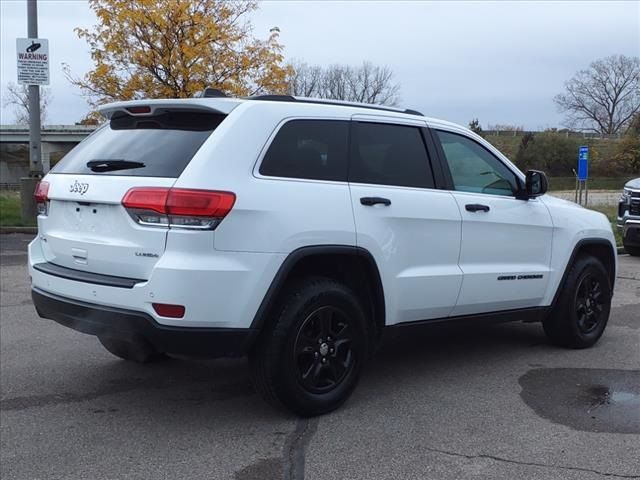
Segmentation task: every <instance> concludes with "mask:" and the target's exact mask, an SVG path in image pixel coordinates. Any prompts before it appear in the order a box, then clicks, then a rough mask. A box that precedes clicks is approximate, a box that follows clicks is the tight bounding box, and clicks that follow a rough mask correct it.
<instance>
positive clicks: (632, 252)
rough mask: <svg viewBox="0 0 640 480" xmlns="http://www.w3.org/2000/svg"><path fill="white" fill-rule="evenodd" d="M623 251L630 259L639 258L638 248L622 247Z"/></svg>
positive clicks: (639, 250)
mask: <svg viewBox="0 0 640 480" xmlns="http://www.w3.org/2000/svg"><path fill="white" fill-rule="evenodd" d="M624 251H625V252H627V253H628V254H629V255H631V256H632V257H640V247H631V246H627V245H625V246H624Z"/></svg>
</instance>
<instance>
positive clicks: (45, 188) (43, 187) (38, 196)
mask: <svg viewBox="0 0 640 480" xmlns="http://www.w3.org/2000/svg"><path fill="white" fill-rule="evenodd" d="M33 198H34V199H35V201H36V205H37V207H38V215H46V214H47V210H48V202H49V182H44V181H43V182H38V183H37V185H36V191H35V192H34V194H33Z"/></svg>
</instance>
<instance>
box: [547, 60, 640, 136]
mask: <svg viewBox="0 0 640 480" xmlns="http://www.w3.org/2000/svg"><path fill="white" fill-rule="evenodd" d="M565 88H566V92H565V93H563V94H560V95H557V96H556V97H555V98H554V101H555V102H556V104H557V105H558V108H559V109H560V111H563V112H565V113H566V114H567V118H566V126H568V127H572V128H578V129H583V130H590V131H594V132H597V133H600V134H612V133H619V132H622V131H624V130H625V129H626V127H627V126H628V125H629V123H630V122H631V119H632V117H633V115H634V114H635V113H636V112H638V111H640V58H639V57H625V56H624V55H613V56H610V57H606V58H603V59H601V60H597V61H595V62H593V63H592V64H591V65H590V66H589V68H588V69H587V70H580V71H579V72H578V73H576V75H575V76H574V77H573V78H572V79H571V80H569V81H568V82H566V83H565Z"/></svg>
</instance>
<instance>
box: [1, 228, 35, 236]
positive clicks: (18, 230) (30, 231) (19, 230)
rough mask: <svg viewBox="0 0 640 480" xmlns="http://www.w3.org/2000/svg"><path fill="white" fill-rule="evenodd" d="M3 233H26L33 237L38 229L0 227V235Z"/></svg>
mask: <svg viewBox="0 0 640 480" xmlns="http://www.w3.org/2000/svg"><path fill="white" fill-rule="evenodd" d="M5 233H27V234H33V235H35V234H36V233H38V227H0V235H2V234H5Z"/></svg>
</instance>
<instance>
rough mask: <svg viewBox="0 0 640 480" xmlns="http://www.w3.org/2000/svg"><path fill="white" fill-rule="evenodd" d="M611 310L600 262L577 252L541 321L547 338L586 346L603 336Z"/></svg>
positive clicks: (607, 279) (565, 343) (576, 345)
mask: <svg viewBox="0 0 640 480" xmlns="http://www.w3.org/2000/svg"><path fill="white" fill-rule="evenodd" d="M610 311H611V285H610V283H609V277H608V274H607V271H606V269H605V268H604V266H603V265H602V262H600V260H598V259H597V258H595V257H592V256H590V255H584V256H580V257H578V258H577V259H576V261H575V262H574V264H573V265H572V266H571V269H570V270H569V273H568V275H567V278H566V280H565V282H564V285H563V286H562V291H561V292H560V296H559V297H558V300H557V302H556V304H555V306H554V307H553V310H552V312H551V314H550V315H549V316H548V317H547V318H546V319H545V320H544V321H543V322H542V325H543V327H544V331H545V333H546V335H547V337H548V338H549V341H550V342H551V343H553V344H555V345H559V346H562V347H567V348H587V347H590V346H592V345H593V344H595V343H596V342H597V341H598V339H599V338H600V337H601V336H602V334H603V332H604V329H605V327H606V326H607V321H608V320H609V312H610Z"/></svg>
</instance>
